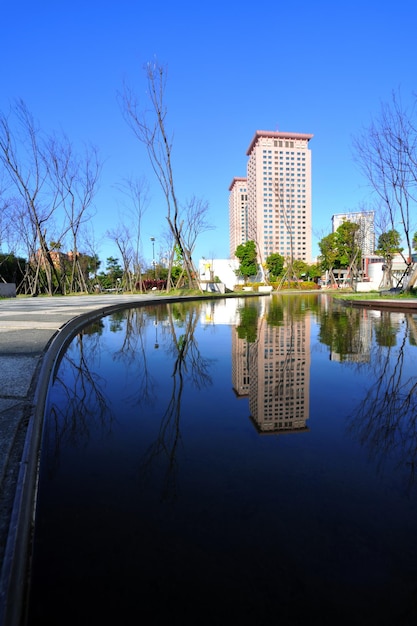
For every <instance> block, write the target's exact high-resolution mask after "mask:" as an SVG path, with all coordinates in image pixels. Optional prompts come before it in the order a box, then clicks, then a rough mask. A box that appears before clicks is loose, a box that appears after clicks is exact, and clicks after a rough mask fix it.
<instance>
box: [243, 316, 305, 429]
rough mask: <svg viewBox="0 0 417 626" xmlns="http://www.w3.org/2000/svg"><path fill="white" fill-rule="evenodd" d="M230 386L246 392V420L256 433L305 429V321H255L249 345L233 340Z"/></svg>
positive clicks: (299, 319)
mask: <svg viewBox="0 0 417 626" xmlns="http://www.w3.org/2000/svg"><path fill="white" fill-rule="evenodd" d="M232 361H233V366H232V367H233V385H234V389H235V391H236V393H237V395H239V396H245V395H247V394H248V393H249V408H250V412H251V419H252V421H253V423H254V424H255V426H256V428H257V430H258V431H259V432H262V433H266V432H268V433H280V432H289V431H291V432H295V431H305V430H306V429H307V425H306V423H307V419H308V417H309V394H310V318H309V316H303V317H302V318H298V319H296V320H294V319H286V320H284V323H283V324H282V325H279V326H270V325H268V324H267V323H266V320H265V318H264V317H260V318H259V320H258V337H257V340H256V341H255V342H254V343H248V342H247V341H246V340H245V339H239V338H238V337H237V333H234V339H233V358H232Z"/></svg>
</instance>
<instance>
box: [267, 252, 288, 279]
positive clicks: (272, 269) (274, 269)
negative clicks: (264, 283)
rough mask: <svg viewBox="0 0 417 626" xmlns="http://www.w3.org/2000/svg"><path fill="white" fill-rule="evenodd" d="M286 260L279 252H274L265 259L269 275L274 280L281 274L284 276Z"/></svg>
mask: <svg viewBox="0 0 417 626" xmlns="http://www.w3.org/2000/svg"><path fill="white" fill-rule="evenodd" d="M284 262H285V259H284V257H283V256H281V254H278V252H274V253H273V254H270V255H269V256H268V257H267V259H266V261H265V266H266V269H267V270H268V271H269V277H270V278H271V279H272V280H274V279H275V278H278V277H279V276H282V274H283V272H284Z"/></svg>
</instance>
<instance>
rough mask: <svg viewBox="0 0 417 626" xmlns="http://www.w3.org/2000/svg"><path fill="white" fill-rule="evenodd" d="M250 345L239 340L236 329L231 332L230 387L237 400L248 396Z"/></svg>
mask: <svg viewBox="0 0 417 626" xmlns="http://www.w3.org/2000/svg"><path fill="white" fill-rule="evenodd" d="M251 345H253V344H250V343H249V341H247V340H246V339H240V338H239V335H238V334H237V328H234V329H233V332H232V385H233V389H234V392H235V394H236V396H237V397H238V398H247V397H248V396H249V381H250V358H251Z"/></svg>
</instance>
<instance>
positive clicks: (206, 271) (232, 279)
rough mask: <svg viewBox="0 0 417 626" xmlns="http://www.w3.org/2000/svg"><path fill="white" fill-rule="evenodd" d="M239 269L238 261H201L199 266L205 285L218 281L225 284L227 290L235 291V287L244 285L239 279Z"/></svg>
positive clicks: (199, 274) (200, 277)
mask: <svg viewBox="0 0 417 626" xmlns="http://www.w3.org/2000/svg"><path fill="white" fill-rule="evenodd" d="M238 269H239V261H238V260H237V259H204V258H203V259H200V261H199V265H198V276H199V279H200V281H201V283H202V286H203V289H204V284H209V283H216V282H218V280H219V281H220V283H223V284H224V285H225V287H226V289H227V290H229V291H233V290H234V288H235V285H238V284H243V280H242V279H238V277H237V275H236V271H237V270H238Z"/></svg>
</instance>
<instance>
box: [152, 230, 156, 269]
mask: <svg viewBox="0 0 417 626" xmlns="http://www.w3.org/2000/svg"><path fill="white" fill-rule="evenodd" d="M151 241H152V265H153V273H154V278H156V267H155V237H151Z"/></svg>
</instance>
